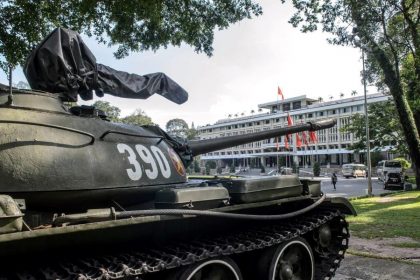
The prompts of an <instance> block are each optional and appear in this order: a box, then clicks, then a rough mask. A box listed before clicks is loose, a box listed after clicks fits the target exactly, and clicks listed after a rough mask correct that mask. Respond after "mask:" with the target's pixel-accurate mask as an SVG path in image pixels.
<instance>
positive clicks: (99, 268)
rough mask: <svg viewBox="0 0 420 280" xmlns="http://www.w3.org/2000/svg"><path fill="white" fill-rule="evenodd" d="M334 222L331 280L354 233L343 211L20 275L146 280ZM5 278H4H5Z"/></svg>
mask: <svg viewBox="0 0 420 280" xmlns="http://www.w3.org/2000/svg"><path fill="white" fill-rule="evenodd" d="M332 220H335V222H336V224H338V225H339V226H338V227H339V228H338V234H337V239H336V240H335V241H334V242H333V243H334V244H331V246H330V248H329V249H328V250H324V251H323V252H320V251H318V250H314V254H315V260H316V266H315V271H316V273H315V275H316V279H331V278H332V277H333V276H334V274H335V271H336V269H337V268H338V267H339V266H340V262H341V260H342V259H343V258H344V253H345V251H346V249H347V248H348V240H349V231H348V224H347V222H346V221H345V219H344V216H343V215H342V214H341V213H340V211H338V210H321V211H316V212H315V213H312V214H310V215H304V216H300V217H298V218H296V219H292V220H288V221H286V222H285V221H283V222H282V223H281V224H278V225H273V226H267V227H264V228H260V229H249V230H246V231H245V232H240V233H234V234H228V235H224V236H219V237H208V238H201V239H197V240H194V241H191V242H189V243H182V244H176V245H173V246H168V247H164V248H160V249H157V250H148V251H146V252H145V253H138V252H131V253H124V254H117V255H114V256H107V257H100V258H90V259H89V258H86V259H81V260H77V261H75V262H73V263H63V264H60V265H56V266H50V267H45V268H41V269H37V271H36V272H35V271H31V272H25V273H19V274H18V278H19V279H78V280H99V279H121V278H130V279H131V278H133V279H142V278H140V277H143V276H145V275H148V274H152V273H156V272H160V271H163V270H167V269H172V268H177V267H181V266H186V265H190V264H193V263H195V262H199V261H202V260H206V259H209V258H213V257H220V256H229V255H234V254H239V253H244V252H250V251H254V250H258V249H264V248H267V247H270V246H274V245H277V244H280V243H282V242H285V241H288V240H291V239H293V238H295V237H298V236H302V235H305V234H308V233H309V234H310V232H311V231H313V230H314V229H316V228H318V227H320V226H321V225H323V224H325V223H327V222H330V221H332ZM0 278H1V277H0Z"/></svg>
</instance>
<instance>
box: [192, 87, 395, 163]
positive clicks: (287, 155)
mask: <svg viewBox="0 0 420 280" xmlns="http://www.w3.org/2000/svg"><path fill="white" fill-rule="evenodd" d="M388 98H389V97H387V96H384V95H383V94H371V95H368V96H367V102H368V104H371V103H376V102H383V101H386V100H388ZM258 107H259V108H260V109H259V111H262V109H265V110H269V112H265V113H258V114H254V115H252V116H244V117H237V118H228V119H222V120H219V121H217V122H216V123H215V124H213V125H206V126H201V127H198V132H199V138H200V139H213V138H218V137H225V136H231V135H241V134H245V133H252V132H258V131H263V130H269V129H273V128H277V127H285V126H287V114H290V116H291V117H292V120H293V123H295V124H297V123H300V122H307V121H314V120H322V119H331V118H335V119H336V120H337V125H336V126H335V127H333V128H329V129H326V130H322V131H317V137H318V142H317V143H315V144H313V143H310V144H309V145H307V146H306V145H302V147H301V148H297V147H296V145H295V141H296V138H295V136H294V135H293V137H292V139H293V143H292V144H291V145H290V146H291V147H290V149H289V150H286V149H285V141H284V137H281V139H280V138H279V139H278V141H276V139H274V138H272V139H269V140H264V141H258V142H254V143H250V144H245V145H240V146H236V147H232V148H229V149H224V150H220V151H215V152H211V153H208V154H205V155H203V156H202V157H201V159H202V160H217V161H219V166H220V165H221V166H225V165H229V166H230V165H232V163H233V164H234V165H235V166H255V167H258V166H260V165H261V163H263V164H264V165H265V166H268V167H275V166H276V165H277V164H279V165H282V166H283V165H288V166H291V164H292V161H293V162H295V163H296V164H297V163H298V164H299V166H301V167H307V166H311V165H312V163H313V162H315V161H317V162H319V163H321V165H329V164H331V165H341V164H343V163H351V162H355V163H359V162H363V161H364V156H365V155H364V154H363V153H360V154H357V153H354V151H351V150H348V149H347V148H348V147H349V145H350V144H352V143H353V141H356V140H357V139H355V138H354V136H353V135H352V134H350V133H342V132H340V128H341V127H342V126H344V125H345V124H347V123H348V122H349V119H350V117H351V116H352V115H353V114H356V113H358V114H364V97H363V96H354V97H351V98H343V99H339V100H333V101H327V102H320V101H318V100H315V99H311V98H308V97H306V95H301V96H297V97H293V98H288V99H285V100H281V101H273V102H268V103H263V104H259V105H258ZM277 143H278V144H277ZM277 146H278V147H279V148H278V149H277Z"/></svg>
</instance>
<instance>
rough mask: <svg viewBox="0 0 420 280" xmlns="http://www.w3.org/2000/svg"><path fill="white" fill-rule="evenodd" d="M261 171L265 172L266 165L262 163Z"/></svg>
mask: <svg viewBox="0 0 420 280" xmlns="http://www.w3.org/2000/svg"><path fill="white" fill-rule="evenodd" d="M261 173H265V167H264V165H261Z"/></svg>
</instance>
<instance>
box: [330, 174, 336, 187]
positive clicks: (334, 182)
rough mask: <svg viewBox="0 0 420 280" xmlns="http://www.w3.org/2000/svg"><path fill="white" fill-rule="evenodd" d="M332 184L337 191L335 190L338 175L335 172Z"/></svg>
mask: <svg viewBox="0 0 420 280" xmlns="http://www.w3.org/2000/svg"><path fill="white" fill-rule="evenodd" d="M331 183H332V184H333V186H334V190H336V188H335V184H337V175H336V174H335V172H333V174H332V176H331Z"/></svg>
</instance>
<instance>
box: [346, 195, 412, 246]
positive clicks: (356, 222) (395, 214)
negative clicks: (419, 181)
mask: <svg viewBox="0 0 420 280" xmlns="http://www.w3.org/2000/svg"><path fill="white" fill-rule="evenodd" d="M351 203H352V204H353V206H354V207H355V208H356V211H357V213H358V216H356V217H351V216H348V217H347V220H348V221H349V223H350V230H351V233H352V234H354V235H355V236H358V237H362V238H380V237H399V236H403V237H411V238H414V239H415V240H416V241H419V242H420V191H410V192H403V193H398V194H394V195H389V196H384V197H372V198H362V199H354V200H352V201H351ZM410 245H411V246H410ZM410 245H408V244H407V246H408V247H412V246H413V244H410ZM415 247H416V246H415Z"/></svg>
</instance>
